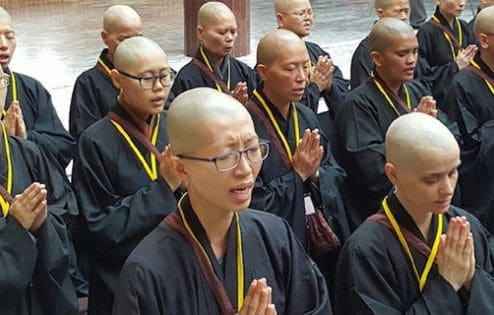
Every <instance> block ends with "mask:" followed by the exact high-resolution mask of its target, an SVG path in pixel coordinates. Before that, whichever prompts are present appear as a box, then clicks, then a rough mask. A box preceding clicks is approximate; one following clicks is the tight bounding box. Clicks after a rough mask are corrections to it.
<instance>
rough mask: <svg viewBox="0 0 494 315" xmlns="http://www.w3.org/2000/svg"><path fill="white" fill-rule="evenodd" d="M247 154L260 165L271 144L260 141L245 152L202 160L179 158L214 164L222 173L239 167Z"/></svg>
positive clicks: (187, 157)
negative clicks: (243, 156)
mask: <svg viewBox="0 0 494 315" xmlns="http://www.w3.org/2000/svg"><path fill="white" fill-rule="evenodd" d="M243 154H245V155H246V156H247V159H248V160H249V161H250V162H252V163H259V162H261V161H262V160H264V159H265V158H266V157H267V156H268V154H269V142H268V141H260V142H259V143H257V144H255V145H252V146H250V147H248V148H246V149H245V150H240V151H233V152H229V153H226V154H222V155H218V156H216V157H212V158H200V157H193V156H186V155H180V154H179V155H177V157H179V158H182V159H187V160H194V161H203V162H212V163H214V166H215V167H216V169H217V170H218V171H220V172H228V171H231V170H233V169H234V168H235V167H237V165H238V163H240V159H241V158H242V155H243Z"/></svg>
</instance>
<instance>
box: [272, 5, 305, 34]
mask: <svg viewBox="0 0 494 315" xmlns="http://www.w3.org/2000/svg"><path fill="white" fill-rule="evenodd" d="M291 4H292V5H291V7H290V8H289V9H287V10H286V11H287V12H281V13H278V14H277V16H276V19H277V22H278V26H279V27H281V28H284V29H287V30H290V31H292V32H294V33H295V34H297V35H298V36H300V37H305V36H308V35H309V34H310V32H311V30H312V25H313V24H314V13H313V12H312V6H311V4H310V1H309V0H293V1H292V2H291Z"/></svg>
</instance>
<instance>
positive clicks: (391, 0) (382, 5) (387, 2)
mask: <svg viewBox="0 0 494 315" xmlns="http://www.w3.org/2000/svg"><path fill="white" fill-rule="evenodd" d="M398 1H399V0H375V1H374V8H375V9H376V10H377V9H383V10H386V9H388V8H390V7H391V6H393V5H394V4H395V3H397V2H398Z"/></svg>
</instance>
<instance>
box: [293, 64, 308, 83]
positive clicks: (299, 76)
mask: <svg viewBox="0 0 494 315" xmlns="http://www.w3.org/2000/svg"><path fill="white" fill-rule="evenodd" d="M297 70H298V71H297V73H296V78H295V79H296V80H297V82H301V81H305V80H307V78H308V75H307V70H306V69H305V68H304V67H299V68H298V69H297Z"/></svg>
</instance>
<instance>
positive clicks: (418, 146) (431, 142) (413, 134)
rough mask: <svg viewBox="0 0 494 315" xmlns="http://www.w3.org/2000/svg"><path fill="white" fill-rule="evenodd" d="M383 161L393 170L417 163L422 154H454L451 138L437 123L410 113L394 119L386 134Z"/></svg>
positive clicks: (433, 119) (446, 129)
mask: <svg viewBox="0 0 494 315" xmlns="http://www.w3.org/2000/svg"><path fill="white" fill-rule="evenodd" d="M385 146H386V160H387V162H390V163H393V164H394V165H395V166H396V168H398V169H400V168H401V169H402V168H408V167H413V166H414V165H415V163H420V156H421V155H422V154H423V153H424V152H432V153H435V154H458V152H459V147H458V143H457V142H456V140H455V138H454V136H453V135H452V134H451V132H450V131H449V130H448V128H446V126H444V125H443V124H442V123H441V122H440V121H439V120H437V119H436V118H433V117H431V116H430V115H427V114H424V113H418V112H415V113H410V114H406V115H403V116H400V117H398V118H397V119H395V120H394V121H393V122H392V123H391V125H390V126H389V129H388V131H387V132H386V142H385Z"/></svg>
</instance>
